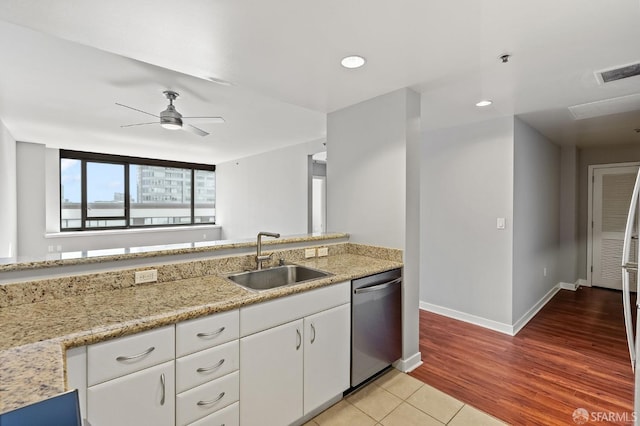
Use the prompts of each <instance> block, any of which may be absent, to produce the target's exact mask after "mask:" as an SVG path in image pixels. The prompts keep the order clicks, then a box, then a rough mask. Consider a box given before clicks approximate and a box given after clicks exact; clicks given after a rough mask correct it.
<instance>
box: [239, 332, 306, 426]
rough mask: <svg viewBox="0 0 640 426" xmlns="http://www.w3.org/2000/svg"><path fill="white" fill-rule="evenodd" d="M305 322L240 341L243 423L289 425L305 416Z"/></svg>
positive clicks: (241, 418) (249, 425) (246, 425)
mask: <svg viewBox="0 0 640 426" xmlns="http://www.w3.org/2000/svg"><path fill="white" fill-rule="evenodd" d="M302 326H303V321H302V320H298V321H293V322H290V323H287V324H283V325H281V326H278V327H274V328H271V329H268V330H265V331H262V332H260V333H256V334H252V335H251V336H247V337H244V338H242V339H240V424H242V425H243V426H251V425H260V426H263V425H288V424H290V423H292V422H294V421H295V420H297V419H299V418H300V417H302V361H303V355H302V353H303V338H304V336H303V328H302Z"/></svg>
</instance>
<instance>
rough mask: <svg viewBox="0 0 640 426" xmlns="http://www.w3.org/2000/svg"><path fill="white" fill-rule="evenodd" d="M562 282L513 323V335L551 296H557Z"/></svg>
mask: <svg viewBox="0 0 640 426" xmlns="http://www.w3.org/2000/svg"><path fill="white" fill-rule="evenodd" d="M562 284H563V283H558V284H556V285H555V286H553V287H552V288H551V290H549V291H548V292H547V294H545V295H544V296H542V298H541V299H540V300H538V303H536V304H535V305H533V306H532V307H531V309H529V310H528V311H527V312H526V313H525V314H524V315H523V316H521V317H520V319H519V320H518V321H516V323H515V324H514V325H513V334H512V336H515V335H516V334H518V332H519V331H520V330H522V328H523V327H524V326H525V325H527V323H528V322H529V321H531V320H532V319H533V317H535V316H536V314H537V313H538V311H540V309H542V308H543V307H544V305H546V304H547V302H549V300H551V298H553V296H555V295H556V293H557V292H559V291H560V288H561V285H562ZM567 285H571V284H567Z"/></svg>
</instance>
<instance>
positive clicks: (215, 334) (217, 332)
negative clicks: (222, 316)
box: [196, 327, 225, 339]
mask: <svg viewBox="0 0 640 426" xmlns="http://www.w3.org/2000/svg"><path fill="white" fill-rule="evenodd" d="M224 329H225V327H220V328H219V329H218V330H217V331H212V332H211V333H198V334H196V336H198V337H200V338H203V339H206V338H207V337H213V336H217V335H218V334H220V333H222V332H223V331H224Z"/></svg>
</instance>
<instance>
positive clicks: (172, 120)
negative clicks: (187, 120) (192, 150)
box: [160, 117, 182, 130]
mask: <svg viewBox="0 0 640 426" xmlns="http://www.w3.org/2000/svg"><path fill="white" fill-rule="evenodd" d="M160 125H161V126H162V127H163V128H164V129H167V130H179V129H181V128H182V120H181V119H179V118H177V117H162V122H161V123H160Z"/></svg>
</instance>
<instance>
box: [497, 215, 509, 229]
mask: <svg viewBox="0 0 640 426" xmlns="http://www.w3.org/2000/svg"><path fill="white" fill-rule="evenodd" d="M506 227H507V220H506V219H505V218H504V217H499V218H498V220H497V221H496V228H498V229H506Z"/></svg>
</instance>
